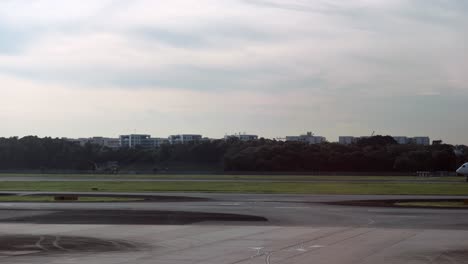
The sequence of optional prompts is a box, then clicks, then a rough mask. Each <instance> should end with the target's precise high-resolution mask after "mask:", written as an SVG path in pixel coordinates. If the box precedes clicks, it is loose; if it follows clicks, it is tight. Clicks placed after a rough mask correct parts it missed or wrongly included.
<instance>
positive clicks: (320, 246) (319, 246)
mask: <svg viewBox="0 0 468 264" xmlns="http://www.w3.org/2000/svg"><path fill="white" fill-rule="evenodd" d="M323 247H325V246H322V245H313V246H310V247H309V248H323Z"/></svg>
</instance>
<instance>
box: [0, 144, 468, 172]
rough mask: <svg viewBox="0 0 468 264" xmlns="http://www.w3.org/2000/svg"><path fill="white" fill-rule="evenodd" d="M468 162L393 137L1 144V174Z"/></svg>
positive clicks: (446, 148) (458, 152)
mask: <svg viewBox="0 0 468 264" xmlns="http://www.w3.org/2000/svg"><path fill="white" fill-rule="evenodd" d="M466 161H468V147H467V146H453V145H448V144H440V145H431V146H421V145H410V144H408V145H399V144H397V143H396V142H395V140H394V139H393V138H392V137H389V136H374V137H371V138H366V139H362V140H360V141H358V142H356V143H354V144H350V145H341V144H338V143H322V144H313V145H309V144H305V143H301V142H282V141H276V140H269V139H263V138H262V139H259V140H256V141H250V142H243V141H240V140H236V139H229V140H214V141H203V142H198V143H191V144H175V145H169V144H167V145H162V146H160V147H159V148H156V149H143V148H120V149H110V148H106V147H102V146H98V145H92V144H86V145H84V146H81V145H79V144H77V143H73V142H70V141H67V140H64V139H58V138H49V137H46V138H39V137H35V136H28V137H23V138H17V137H12V138H0V170H43V171H47V170H87V171H93V170H100V169H103V168H104V169H106V165H105V164H109V163H112V164H118V167H119V168H120V169H125V168H132V169H133V170H139V169H148V168H150V169H151V170H153V171H155V172H156V171H165V170H171V167H173V166H176V165H175V164H177V166H181V167H183V165H184V164H191V165H207V166H208V167H210V168H212V169H213V170H224V171H266V172H267V171H271V172H275V171H276V172H281V171H290V172H292V171H297V172H306V171H311V172H312V171H315V172H318V171H356V172H361V171H362V172H364V171H369V172H371V171H372V172H392V171H395V172H398V171H401V172H413V171H418V170H424V171H454V170H455V169H456V168H457V166H459V165H460V164H461V163H463V162H466Z"/></svg>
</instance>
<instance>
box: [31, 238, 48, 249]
mask: <svg viewBox="0 0 468 264" xmlns="http://www.w3.org/2000/svg"><path fill="white" fill-rule="evenodd" d="M45 239H46V238H45V237H44V236H41V237H40V238H39V240H38V241H37V242H36V244H34V245H35V246H36V247H38V248H40V249H41V250H43V251H48V250H47V248H45V247H44V246H43V245H41V243H42V241H44V240H45Z"/></svg>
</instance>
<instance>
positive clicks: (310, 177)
mask: <svg viewBox="0 0 468 264" xmlns="http://www.w3.org/2000/svg"><path fill="white" fill-rule="evenodd" d="M2 177H9V178H10V177H52V178H53V177H55V178H84V179H98V178H108V177H109V178H132V179H206V180H209V179H226V180H249V179H250V180H268V179H271V180H291V181H300V180H331V181H346V180H362V181H366V180H394V181H398V180H415V181H421V182H424V181H460V182H463V181H464V178H463V177H429V178H421V177H416V176H325V175H229V174H137V175H135V174H16V173H4V174H0V179H1V178H2Z"/></svg>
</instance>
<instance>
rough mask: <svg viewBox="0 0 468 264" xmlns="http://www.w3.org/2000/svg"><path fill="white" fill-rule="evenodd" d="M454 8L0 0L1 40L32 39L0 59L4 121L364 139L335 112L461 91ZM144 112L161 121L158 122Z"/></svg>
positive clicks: (378, 3) (463, 60) (351, 116)
mask: <svg viewBox="0 0 468 264" xmlns="http://www.w3.org/2000/svg"><path fill="white" fill-rule="evenodd" d="M424 7H427V9H424ZM456 7H457V6H456V5H455V4H435V3H432V2H431V3H429V2H421V1H405V0H398V1H385V0H356V1H339V0H321V1H302V0H293V1H283V0H281V1H280V0H238V1H234V0H233V1H220V0H200V1H193V0H191V1H190V0H174V1H152V0H136V1H111V0H86V1H72V0H70V1H58V0H35V1H27V0H14V1H12V0H6V1H1V2H0V21H1V22H2V26H0V33H1V31H2V28H6V29H8V32H15V31H17V32H18V34H19V33H21V34H25V35H29V36H30V38H18V39H19V40H23V39H24V40H23V41H24V42H27V43H18V44H24V45H18V47H21V48H20V49H19V51H15V52H14V53H7V52H3V53H0V76H2V77H1V79H0V83H1V84H2V87H8V88H1V89H2V92H4V96H3V102H2V103H3V104H4V105H3V106H1V107H3V110H4V111H3V113H1V114H0V117H1V118H2V119H8V120H10V121H11V120H30V121H31V122H33V121H34V120H35V121H34V122H38V120H49V121H51V120H55V121H57V122H71V121H69V118H70V117H73V118H74V119H76V120H79V122H88V121H89V120H94V121H89V122H91V123H92V125H93V126H99V124H100V123H99V122H100V121H99V120H102V119H105V118H106V116H107V117H109V116H110V120H112V122H114V123H111V121H109V123H106V124H108V125H111V124H115V123H120V122H121V123H122V124H125V125H126V126H129V127H132V126H135V127H145V126H146V122H156V121H157V122H168V123H169V124H170V125H171V126H174V127H176V128H180V129H183V128H184V127H189V126H198V127H206V131H212V130H216V129H217V130H216V131H217V133H220V131H221V130H222V128H220V127H229V130H231V129H233V130H238V129H241V128H238V129H237V128H236V126H238V127H240V126H244V127H250V128H251V129H253V128H255V126H256V125H258V124H259V123H262V122H263V123H264V124H263V125H264V128H263V129H262V131H271V130H276V131H277V132H281V133H288V132H287V131H291V130H294V131H298V130H299V131H298V132H297V133H299V132H301V131H302V130H305V129H307V126H309V125H307V124H309V123H311V124H316V123H315V122H319V123H320V126H322V125H323V126H325V127H326V128H324V129H323V130H324V131H325V132H328V133H331V134H333V133H338V132H334V131H336V130H337V129H338V128H347V129H349V131H354V133H359V132H360V131H363V130H365V131H367V127H364V126H367V125H363V124H362V119H359V118H356V115H366V114H365V111H364V114H363V112H360V111H358V110H355V109H353V108H352V107H351V108H344V107H342V106H341V105H342V104H343V102H344V101H346V100H348V101H349V100H350V101H359V100H374V99H375V98H378V100H380V99H381V98H387V99H388V100H394V99H393V98H397V97H398V98H399V97H401V96H403V97H404V96H407V97H408V96H427V95H440V96H458V97H466V96H467V93H468V87H467V86H466V83H468V77H467V76H468V73H467V72H466V69H468V64H467V61H468V57H467V56H468V55H467V54H468V50H467V48H466V45H465V43H466V41H467V37H466V34H464V33H465V30H464V27H463V26H460V25H464V24H466V23H468V21H467V19H466V17H465V16H462V15H460V13H461V11H460V10H462V9H463V8H458V9H457V8H456ZM421 10H425V12H422V11H421ZM10 45H11V44H10ZM76 98H78V99H76ZM102 98H106V100H104V101H103V100H102ZM130 99H131V100H130ZM0 100H1V99H0ZM18 102H21V103H18ZM39 102H40V103H39ZM135 102H138V103H135ZM398 103H399V102H397V101H395V105H396V106H397V105H398ZM20 104H26V105H28V106H29V107H27V108H24V109H22V108H20V107H18V105H20ZM82 106H86V107H82ZM445 107H449V106H448V105H446V106H445ZM369 108H370V109H369V112H370V113H371V112H372V109H376V108H379V106H375V105H370V106H369ZM58 109H65V110H62V112H61V111H59V110H58ZM218 109H222V111H219V110H218ZM251 112H255V113H257V114H256V115H251ZM311 112H312V113H313V114H311ZM151 113H153V114H155V115H157V114H161V115H162V114H163V115H165V116H167V117H166V118H162V117H161V118H159V117H158V118H155V119H154V121H153V118H152V117H151V115H152V114H151ZM244 115H245V116H248V117H245V116H244ZM135 116H138V118H136V119H135V118H134V117H135ZM143 116H144V117H145V118H142V119H139V118H140V117H143ZM241 116H242V117H241ZM113 118H115V119H113ZM204 118H205V119H204ZM447 118H450V116H449V115H448V113H447ZM278 119H281V120H282V122H285V123H286V124H287V125H284V124H283V125H277V124H275V120H278ZM87 120H88V121H87ZM174 120H182V121H183V122H182V121H180V123H179V122H178V121H174ZM209 120H212V122H211V123H210V122H209ZM227 120H230V121H231V122H232V123H233V124H229V122H228V121H227ZM327 120H331V122H326V121H327ZM366 120H367V122H373V121H372V118H370V117H369V119H366ZM119 121H120V122H119ZM389 121H390V120H389ZM391 121H393V119H392V120H391ZM11 122H13V121H11ZM15 122H16V121H15ZM51 122H52V121H51ZM333 122H334V123H333ZM183 123H185V124H183ZM332 123H333V124H332ZM368 125H369V126H372V124H368ZM313 126H315V125H313ZM396 126H397V127H398V126H399V127H400V128H401V127H402V126H406V123H405V124H402V125H398V124H396ZM13 127H14V126H13ZM50 127H56V125H52V124H51V126H50ZM72 127H73V126H72ZM89 127H92V126H91V125H90V126H89ZM89 127H87V128H76V127H75V129H74V131H82V132H83V131H90V130H91V129H90V128H89ZM150 127H155V126H150ZM216 127H218V128H216ZM231 127H232V128H231ZM351 127H352V128H351ZM117 129H118V128H116V130H117ZM287 129H289V130H287ZM17 131H20V130H17ZM44 131H45V130H44ZM49 131H51V130H49ZM99 131H110V130H108V129H106V128H105V127H100V129H99ZM44 133H45V132H44ZM221 133H222V132H221ZM268 133H272V134H276V133H274V132H268Z"/></svg>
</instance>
